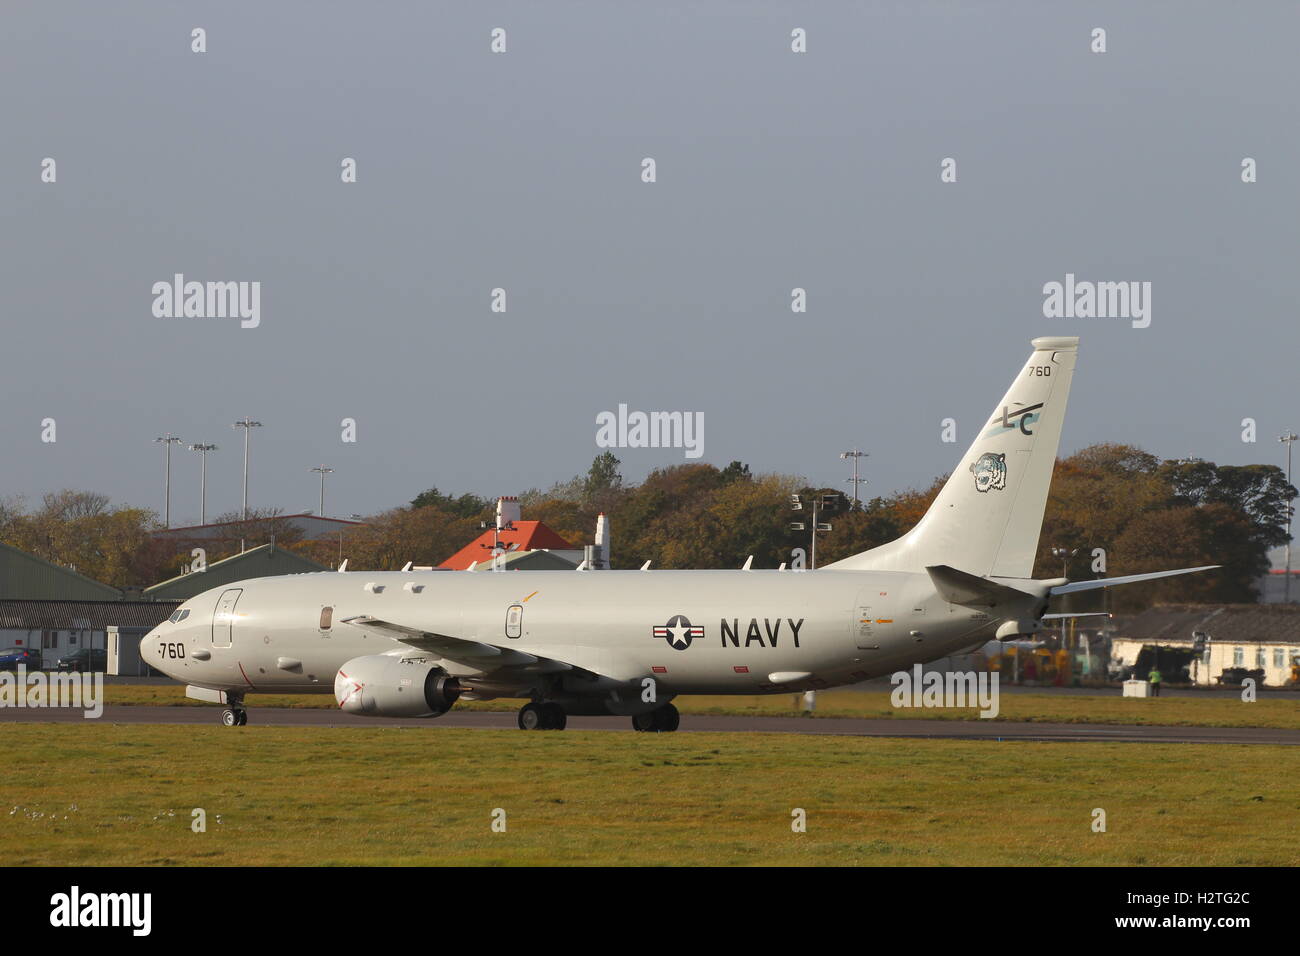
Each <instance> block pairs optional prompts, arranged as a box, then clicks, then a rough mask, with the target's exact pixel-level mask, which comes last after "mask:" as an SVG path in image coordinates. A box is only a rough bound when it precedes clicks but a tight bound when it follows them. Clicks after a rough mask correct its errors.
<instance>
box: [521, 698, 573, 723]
mask: <svg viewBox="0 0 1300 956" xmlns="http://www.w3.org/2000/svg"><path fill="white" fill-rule="evenodd" d="M566 723H568V717H567V716H566V715H565V713H564V708H563V707H561V706H560V705H559V704H553V703H550V702H549V701H547V702H543V703H540V704H537V703H534V704H524V706H522V707H520V708H519V729H520V730H563V729H564V725H565V724H566Z"/></svg>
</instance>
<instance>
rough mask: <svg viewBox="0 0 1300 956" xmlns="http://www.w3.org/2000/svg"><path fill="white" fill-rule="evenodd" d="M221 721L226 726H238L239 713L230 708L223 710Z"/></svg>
mask: <svg viewBox="0 0 1300 956" xmlns="http://www.w3.org/2000/svg"><path fill="white" fill-rule="evenodd" d="M221 723H222V724H223V725H224V726H226V727H238V726H239V714H238V713H236V712H235V711H234V710H231V709H226V710H223V711H222V712H221Z"/></svg>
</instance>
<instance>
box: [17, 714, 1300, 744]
mask: <svg viewBox="0 0 1300 956" xmlns="http://www.w3.org/2000/svg"><path fill="white" fill-rule="evenodd" d="M221 710H222V708H220V707H217V706H215V705H214V706H212V707H153V706H145V707H135V706H124V705H119V706H109V707H105V708H104V713H103V715H102V716H101V717H100V718H98V722H100V723H110V724H197V725H206V726H218V725H219V720H218V715H219V714H220V713H221ZM12 722H19V723H87V722H88V721H87V720H86V718H84V717H82V715H81V711H80V710H76V709H72V708H64V709H50V708H47V709H41V710H26V709H23V708H11V707H5V708H0V723H12ZM248 723H249V725H250V726H253V727H418V728H423V729H426V730H433V731H436V730H437V729H438V728H439V727H461V728H473V729H479V730H516V731H517V730H518V728H517V726H516V724H515V715H514V713H513V712H511V713H489V712H483V711H453V712H452V713H450V714H447V715H445V716H443V717H438V718H436V719H432V720H379V719H375V718H367V717H354V716H352V715H351V714H344V713H341V712H340V711H337V710H324V709H321V710H311V709H292V708H283V709H281V708H271V707H249V708H248ZM631 724H632V722H631V719H630V718H627V717H570V718H569V724H568V726H569V729H571V730H620V731H624V732H625V733H633V732H634V731H633V730H632V726H631ZM230 730H231V732H232V733H235V732H237V729H236V728H230ZM679 732H686V733H692V732H694V733H777V734H832V735H840V736H850V737H911V738H928V739H943V740H991V741H1009V740H1040V741H1061V742H1078V741H1108V742H1118V743H1164V744H1169V743H1184V744H1281V745H1286V746H1300V730H1285V729H1278V728H1266V727H1259V728H1256V727H1164V726H1128V725H1126V726H1120V725H1115V724H1048V723H1037V722H1035V723H1025V722H1010V721H1005V722H1004V721H992V720H961V721H958V720H908V719H892V718H880V719H857V718H848V717H715V716H709V715H698V714H683V715H682V723H681V731H679Z"/></svg>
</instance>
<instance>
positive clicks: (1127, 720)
mask: <svg viewBox="0 0 1300 956" xmlns="http://www.w3.org/2000/svg"><path fill="white" fill-rule="evenodd" d="M104 691H105V703H108V704H155V705H168V706H170V705H174V706H178V707H179V706H190V705H193V706H198V707H212V706H213V705H212V704H202V703H200V702H198V701H194V700H190V699H189V698H187V697H186V696H185V688H183V687H181V686H179V685H165V684H163V685H157V684H146V685H141V684H109V685H107V686H106V687H105V688H104ZM521 703H522V701H517V700H493V701H483V702H464V703H458V704H457V705H456V707H457V709H461V708H464V709H466V710H491V711H514V710H516V709H518V707H519V706H520V704H521ZM1000 703H1001V710H1000V712H999V714H998V716H997V717H996V718H994V719H997V720H1010V721H1042V722H1045V723H1067V724H1074V723H1086V724H1163V725H1168V726H1177V727H1280V728H1285V729H1292V730H1294V729H1296V728H1300V700H1296V699H1294V698H1289V699H1281V698H1270V697H1268V695H1265V696H1264V697H1263V699H1261V700H1259V701H1257V702H1255V703H1251V704H1246V703H1242V702H1241V701H1240V700H1238V699H1237V698H1224V697H1161V698H1156V699H1151V698H1134V697H1121V696H1120V694H1119V691H1115V692H1114V694H1113V695H1111V696H1106V697H1081V696H1071V695H1067V694H1052V693H1050V692H1049V693H1042V694H1003V695H1001V702H1000ZM247 704H248V705H249V706H250V707H321V708H330V709H332V708H334V707H335V706H336V705H335V703H334V697H333V695H332V694H299V695H287V694H279V695H273V694H267V695H262V694H253V695H250V696H249V697H248V699H247ZM676 704H677V707H678V708H679V709H680V710H681V711H682V713H684V714H729V715H740V716H750V715H764V716H770V717H794V716H799V715H801V714H802V713H803V711H802V710H800V709H798V705H797V704H796V698H795V696H794V695H792V694H774V695H771V696H753V697H680V698H678V699H677V701H676ZM813 716H814V717H906V718H911V719H926V720H979V719H981V718H980V717H979V712H978V711H977V710H973V709H971V710H955V709H943V708H939V709H935V708H894V707H891V706H890V703H889V694H888V693H863V692H860V691H846V690H840V691H822V692H821V693H819V694H818V695H817V710H816V713H815V715H813Z"/></svg>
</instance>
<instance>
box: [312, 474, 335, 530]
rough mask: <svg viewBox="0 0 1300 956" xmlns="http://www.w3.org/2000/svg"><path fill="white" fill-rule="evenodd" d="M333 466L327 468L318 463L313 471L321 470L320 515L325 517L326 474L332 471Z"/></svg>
mask: <svg viewBox="0 0 1300 956" xmlns="http://www.w3.org/2000/svg"><path fill="white" fill-rule="evenodd" d="M333 470H334V469H333V468H326V467H325V466H324V465H317V466H316V467H315V468H313V469H312V471H318V472H320V516H321V517H322V518H323V517H325V476H326V475H328V474H329V473H330V472H332V471H333Z"/></svg>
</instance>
